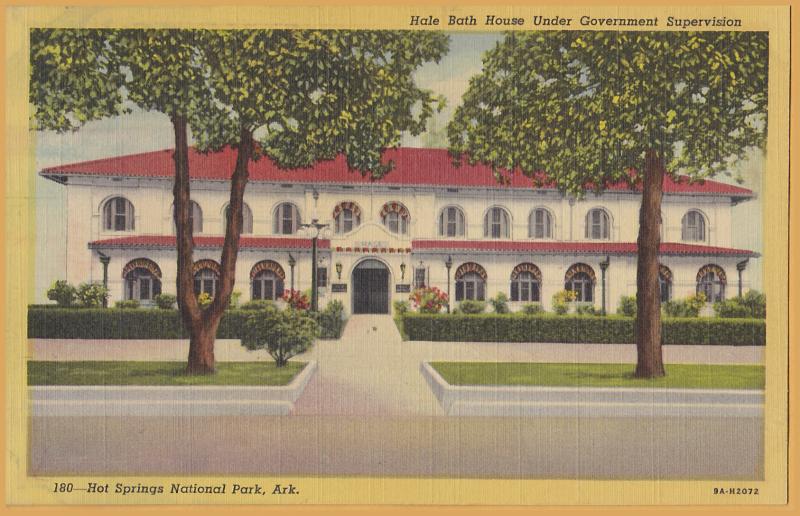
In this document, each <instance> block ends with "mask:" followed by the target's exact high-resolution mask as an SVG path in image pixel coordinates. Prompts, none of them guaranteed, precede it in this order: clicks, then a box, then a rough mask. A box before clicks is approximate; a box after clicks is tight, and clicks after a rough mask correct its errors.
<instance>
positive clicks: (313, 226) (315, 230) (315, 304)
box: [300, 219, 328, 312]
mask: <svg viewBox="0 0 800 516" xmlns="http://www.w3.org/2000/svg"><path fill="white" fill-rule="evenodd" d="M327 227H328V224H322V223H320V222H319V221H318V220H317V219H311V222H309V223H307V224H300V228H301V229H310V230H312V236H311V311H312V312H316V311H318V309H319V301H318V293H317V239H318V238H319V234H320V232H321V231H322V230H323V229H325V228H327Z"/></svg>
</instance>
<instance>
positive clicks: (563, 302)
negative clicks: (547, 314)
mask: <svg viewBox="0 0 800 516" xmlns="http://www.w3.org/2000/svg"><path fill="white" fill-rule="evenodd" d="M576 297H577V296H576V295H575V292H574V291H572V290H559V291H558V292H556V293H555V294H553V311H554V312H555V313H557V314H558V315H566V313H567V312H569V304H570V303H572V302H573V301H575V299H576Z"/></svg>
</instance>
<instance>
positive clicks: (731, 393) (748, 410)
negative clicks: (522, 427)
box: [420, 362, 764, 417]
mask: <svg viewBox="0 0 800 516" xmlns="http://www.w3.org/2000/svg"><path fill="white" fill-rule="evenodd" d="M420 370H421V372H422V375H423V376H424V377H425V380H426V381H427V382H428V385H429V386H430V387H431V390H432V391H433V394H434V395H435V396H436V398H437V399H438V400H439V403H440V404H441V405H442V408H443V409H444V411H445V413H446V414H447V415H449V416H586V417H633V416H653V417H657V416H720V417H762V416H763V412H764V391H763V390H742V389H663V388H653V389H630V388H620V387H603V388H598V387H528V386H505V387H504V386H460V385H459V386H455V385H450V384H449V383H447V381H446V380H445V379H444V378H442V376H441V375H440V374H439V373H438V372H437V371H436V370H435V369H434V368H433V367H432V366H431V365H430V364H429V363H428V362H422V364H421V366H420Z"/></svg>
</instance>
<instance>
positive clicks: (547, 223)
mask: <svg viewBox="0 0 800 516" xmlns="http://www.w3.org/2000/svg"><path fill="white" fill-rule="evenodd" d="M528 236H529V237H530V238H553V216H552V215H551V214H550V212H549V211H548V210H546V209H544V208H537V209H535V210H533V211H532V212H531V216H530V220H529V221H528Z"/></svg>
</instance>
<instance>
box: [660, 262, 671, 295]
mask: <svg viewBox="0 0 800 516" xmlns="http://www.w3.org/2000/svg"><path fill="white" fill-rule="evenodd" d="M658 287H659V290H660V292H661V302H662V303H666V302H667V301H669V300H670V299H672V271H671V270H669V267H666V266H665V265H659V266H658Z"/></svg>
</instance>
